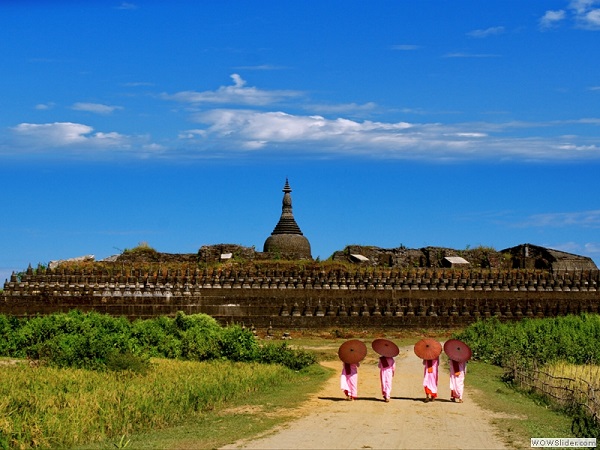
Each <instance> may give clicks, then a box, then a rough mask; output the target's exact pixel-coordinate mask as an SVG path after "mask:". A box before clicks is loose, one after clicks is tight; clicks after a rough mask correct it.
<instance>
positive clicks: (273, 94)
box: [162, 73, 302, 106]
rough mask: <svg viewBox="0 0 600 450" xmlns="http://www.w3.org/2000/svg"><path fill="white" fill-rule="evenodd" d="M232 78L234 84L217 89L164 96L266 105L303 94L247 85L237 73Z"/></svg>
mask: <svg viewBox="0 0 600 450" xmlns="http://www.w3.org/2000/svg"><path fill="white" fill-rule="evenodd" d="M231 78H232V80H233V85H232V86H221V87H220V88H219V89H217V90H216V91H203V92H196V91H182V92H177V93H175V94H162V98H164V99H166V100H174V101H178V102H183V103H192V104H201V103H209V104H210V103H212V104H231V105H246V106H248V105H250V106H265V105H270V104H273V103H278V102H281V101H282V100H286V99H290V98H295V97H299V96H301V95H302V94H301V93H300V92H298V91H287V90H272V91H268V90H262V89H257V88H255V87H246V81H245V80H244V79H242V77H241V76H239V75H238V74H236V73H234V74H233V75H231Z"/></svg>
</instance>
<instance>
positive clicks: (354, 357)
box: [338, 339, 367, 364]
mask: <svg viewBox="0 0 600 450" xmlns="http://www.w3.org/2000/svg"><path fill="white" fill-rule="evenodd" d="M338 356H339V357H340V359H341V360H342V361H343V362H345V363H346V364H356V363H358V362H360V361H362V360H363V359H364V358H365V356H367V346H366V345H365V344H364V342H362V341H359V340H357V339H351V340H349V341H346V342H344V343H343V344H342V345H340V348H339V350H338Z"/></svg>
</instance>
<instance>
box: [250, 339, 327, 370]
mask: <svg viewBox="0 0 600 450" xmlns="http://www.w3.org/2000/svg"><path fill="white" fill-rule="evenodd" d="M258 360H259V361H260V362H263V363H270V364H282V365H284V366H286V367H289V368H290V369H292V370H301V369H304V368H305V367H308V366H310V365H312V364H316V363H317V357H316V356H315V354H314V353H311V352H307V351H306V350H302V349H295V348H292V347H290V346H289V345H288V344H287V342H282V343H280V344H276V343H268V344H265V345H263V346H262V347H261V348H260V351H259V353H258Z"/></svg>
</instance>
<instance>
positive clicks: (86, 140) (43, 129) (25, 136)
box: [12, 122, 127, 148]
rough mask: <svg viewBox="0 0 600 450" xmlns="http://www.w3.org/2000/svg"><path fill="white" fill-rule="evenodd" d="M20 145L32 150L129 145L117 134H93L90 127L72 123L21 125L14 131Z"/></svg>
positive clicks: (124, 138)
mask: <svg viewBox="0 0 600 450" xmlns="http://www.w3.org/2000/svg"><path fill="white" fill-rule="evenodd" d="M12 131H13V133H14V134H15V136H16V139H17V140H16V142H17V143H18V144H26V145H27V146H28V147H30V148H56V147H70V146H79V147H81V148H84V147H95V148H102V147H116V146H124V145H126V144H127V137H126V136H124V135H122V134H119V133H116V132H110V133H102V132H96V133H93V131H94V129H93V128H92V127H90V126H88V125H83V124H80V123H72V122H54V123H42V124H37V123H21V124H19V125H17V126H16V127H14V128H13V129H12Z"/></svg>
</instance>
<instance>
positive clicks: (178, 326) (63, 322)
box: [0, 310, 316, 372]
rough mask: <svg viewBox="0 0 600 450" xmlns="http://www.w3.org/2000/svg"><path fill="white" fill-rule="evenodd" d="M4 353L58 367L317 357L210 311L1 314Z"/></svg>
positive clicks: (299, 363)
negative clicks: (142, 315) (263, 340)
mask: <svg viewBox="0 0 600 450" xmlns="http://www.w3.org/2000/svg"><path fill="white" fill-rule="evenodd" d="M0 355H5V356H12V357H25V356H27V357H29V358H32V359H39V360H43V361H44V362H46V363H48V364H49V365H53V366H56V367H76V368H85V369H106V368H108V369H113V370H132V371H140V372H142V371H143V366H144V361H145V360H147V358H148V357H150V356H154V357H165V358H184V359H190V360H197V361H205V360H211V359H217V358H225V359H229V360H232V361H260V362H265V363H275V364H283V365H284V366H286V367H289V368H292V369H295V370H299V369H301V368H303V367H306V366H308V365H310V364H314V363H315V362H316V357H315V356H314V355H313V354H311V353H307V352H304V351H301V350H295V349H292V348H290V347H287V345H286V344H283V345H279V346H277V345H267V346H264V347H262V348H261V347H260V346H259V344H258V341H257V339H256V337H255V336H254V335H253V334H252V333H251V332H250V331H249V330H245V329H243V328H241V327H240V326H239V325H233V326H230V327H225V328H223V327H221V326H220V325H219V323H218V322H217V321H216V320H215V319H213V318H212V317H210V316H208V315H206V314H192V315H186V314H185V313H183V312H178V313H177V315H176V316H175V318H169V317H156V318H153V319H147V320H136V321H134V322H130V321H128V320H127V319H125V318H123V317H120V318H116V317H112V316H109V315H104V314H99V313H96V312H90V313H82V312H80V311H76V310H74V311H71V312H69V313H66V314H65V313H57V314H52V315H49V316H40V317H34V318H31V319H21V320H17V319H14V318H7V317H5V316H0Z"/></svg>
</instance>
